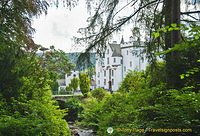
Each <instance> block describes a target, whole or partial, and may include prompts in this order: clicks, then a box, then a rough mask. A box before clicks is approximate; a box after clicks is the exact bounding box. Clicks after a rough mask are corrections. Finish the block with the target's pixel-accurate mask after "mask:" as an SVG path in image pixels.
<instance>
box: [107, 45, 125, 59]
mask: <svg viewBox="0 0 200 136" xmlns="http://www.w3.org/2000/svg"><path fill="white" fill-rule="evenodd" d="M109 45H110V48H111V49H112V51H113V54H112V57H122V55H121V49H120V44H113V43H112V44H109Z"/></svg>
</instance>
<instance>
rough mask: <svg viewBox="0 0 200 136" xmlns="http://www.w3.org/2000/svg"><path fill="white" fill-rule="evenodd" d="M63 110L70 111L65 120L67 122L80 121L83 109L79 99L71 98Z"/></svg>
mask: <svg viewBox="0 0 200 136" xmlns="http://www.w3.org/2000/svg"><path fill="white" fill-rule="evenodd" d="M63 108H67V109H68V115H66V116H65V117H64V118H65V119H66V120H67V121H76V120H78V116H79V114H81V112H82V110H83V107H82V105H81V103H80V100H79V99H78V98H69V99H67V100H66V101H65V104H64V106H63Z"/></svg>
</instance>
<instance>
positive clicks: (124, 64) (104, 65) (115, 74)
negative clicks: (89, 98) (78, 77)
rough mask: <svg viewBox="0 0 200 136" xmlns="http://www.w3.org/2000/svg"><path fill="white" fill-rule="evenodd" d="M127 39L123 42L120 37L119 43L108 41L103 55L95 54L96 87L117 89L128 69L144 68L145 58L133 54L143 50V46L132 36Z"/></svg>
mask: <svg viewBox="0 0 200 136" xmlns="http://www.w3.org/2000/svg"><path fill="white" fill-rule="evenodd" d="M129 40H130V41H129V42H124V40H123V38H122V40H121V43H120V44H117V42H113V43H110V44H109V45H108V47H107V49H106V51H105V54H104V55H103V57H99V55H96V88H100V87H102V88H104V89H112V90H113V91H117V90H118V88H119V87H120V83H121V82H122V81H123V79H124V78H125V77H126V74H127V73H128V70H135V69H137V70H139V71H141V70H143V69H145V68H146V66H147V65H148V63H147V60H146V59H141V58H140V57H138V56H136V55H134V53H139V52H141V51H143V50H144V46H143V45H139V44H138V42H134V41H133V38H132V37H130V39H129Z"/></svg>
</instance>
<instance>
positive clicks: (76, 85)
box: [71, 77, 79, 94]
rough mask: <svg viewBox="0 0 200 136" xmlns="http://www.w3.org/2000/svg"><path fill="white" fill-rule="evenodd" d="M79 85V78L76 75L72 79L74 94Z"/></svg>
mask: <svg viewBox="0 0 200 136" xmlns="http://www.w3.org/2000/svg"><path fill="white" fill-rule="evenodd" d="M78 86H79V79H78V78H75V77H74V78H73V79H72V80H71V87H72V89H73V94H74V92H75V91H77V89H78Z"/></svg>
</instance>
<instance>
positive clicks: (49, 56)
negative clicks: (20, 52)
mask: <svg viewBox="0 0 200 136" xmlns="http://www.w3.org/2000/svg"><path fill="white" fill-rule="evenodd" d="M40 50H42V51H43V54H42V56H39V59H40V61H41V65H42V66H43V67H44V68H47V69H48V70H49V71H52V72H53V73H55V74H56V75H57V76H58V78H60V79H63V78H65V74H71V70H72V69H73V68H74V65H73V64H72V63H71V62H69V59H68V57H67V56H66V53H65V52H63V51H62V50H56V49H55V47H54V46H51V47H50V50H48V49H47V48H46V49H45V50H44V48H43V47H41V48H40Z"/></svg>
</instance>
